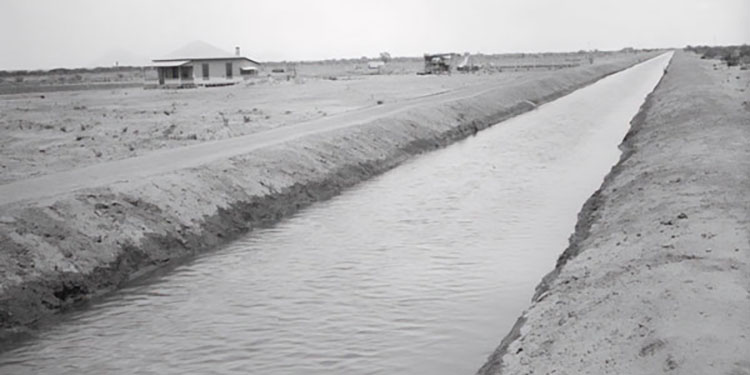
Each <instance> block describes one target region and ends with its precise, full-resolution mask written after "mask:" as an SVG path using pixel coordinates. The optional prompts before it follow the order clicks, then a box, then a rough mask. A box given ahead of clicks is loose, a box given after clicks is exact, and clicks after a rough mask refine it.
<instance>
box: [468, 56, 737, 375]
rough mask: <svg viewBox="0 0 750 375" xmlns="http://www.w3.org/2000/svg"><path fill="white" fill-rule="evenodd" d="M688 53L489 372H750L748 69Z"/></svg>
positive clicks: (639, 120) (651, 103) (638, 123)
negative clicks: (724, 64)
mask: <svg viewBox="0 0 750 375" xmlns="http://www.w3.org/2000/svg"><path fill="white" fill-rule="evenodd" d="M717 64H718V62H716V61H707V60H700V59H699V58H698V57H697V55H693V54H688V53H683V52H677V53H676V54H675V56H674V58H673V60H672V63H671V65H670V67H669V68H668V73H667V74H666V75H665V76H664V78H663V79H662V81H661V83H660V84H659V86H658V87H657V89H656V90H655V91H654V93H652V94H651V96H649V98H648V100H647V102H646V103H645V104H644V106H643V107H642V109H641V112H640V113H639V114H638V115H637V116H636V117H635V118H634V120H633V122H632V129H631V131H630V132H629V134H628V135H627V137H626V138H625V141H624V142H623V144H622V146H621V147H622V149H623V156H622V158H621V161H620V162H619V164H618V165H617V166H615V167H614V168H613V170H612V172H611V173H610V175H609V176H608V177H607V178H606V179H605V182H604V184H603V185H602V187H601V189H600V190H599V191H598V192H597V193H595V194H594V196H592V197H591V198H590V200H589V201H588V202H587V203H586V205H585V206H584V208H583V210H582V211H581V213H580V214H579V223H578V225H577V228H576V232H575V234H574V235H573V236H572V237H571V243H570V246H569V248H568V249H567V250H565V252H564V253H563V254H562V255H561V256H560V258H559V260H558V265H557V267H556V269H555V270H554V271H553V272H551V273H550V274H549V275H547V276H546V277H545V279H544V280H543V281H542V283H541V284H540V285H539V287H538V288H537V293H536V295H535V296H534V298H533V301H532V305H531V307H530V308H529V309H528V310H527V311H526V312H525V313H524V314H523V315H522V316H521V318H519V320H518V322H517V323H516V325H515V327H514V328H513V330H512V332H511V333H510V334H508V336H507V337H506V338H505V339H504V340H503V342H502V343H501V345H500V346H499V347H498V349H497V350H496V351H495V353H493V354H492V355H491V356H490V358H489V360H488V362H487V363H486V364H485V365H484V366H483V367H482V368H481V369H480V370H479V372H478V373H479V374H500V373H502V374H532V373H534V374H550V373H555V374H654V373H667V372H674V373H680V374H747V373H750V361H748V358H750V319H748V313H749V312H750V267H749V265H748V256H750V231H748V228H749V227H748V223H749V221H750V199H749V198H748V196H747V192H748V191H750V175H748V171H750V147H749V145H750V103H749V102H748V92H747V91H748V89H750V87H748V85H750V72H748V71H741V70H739V69H736V68H733V69H729V68H727V67H726V66H723V67H722V66H720V65H717Z"/></svg>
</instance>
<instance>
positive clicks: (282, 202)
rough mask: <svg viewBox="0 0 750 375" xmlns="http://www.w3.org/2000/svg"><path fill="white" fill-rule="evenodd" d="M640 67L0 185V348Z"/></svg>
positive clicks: (616, 66)
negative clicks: (421, 156) (192, 158)
mask: <svg viewBox="0 0 750 375" xmlns="http://www.w3.org/2000/svg"><path fill="white" fill-rule="evenodd" d="M645 57H646V56H644V55H641V56H633V57H632V58H630V59H624V60H619V61H617V62H614V63H610V64H598V65H592V66H587V67H582V68H575V69H569V70H565V71H559V72H557V73H556V74H554V75H545V76H543V77H540V78H539V79H536V80H531V79H527V80H522V81H519V82H515V84H508V85H502V86H497V87H491V88H485V89H484V90H481V91H478V92H474V93H466V92H464V93H462V94H461V95H453V96H449V97H439V96H436V97H435V98H430V99H424V100H421V101H419V102H418V103H416V104H415V103H411V104H410V105H404V106H401V107H396V108H393V107H392V108H386V109H384V110H380V109H378V110H376V111H375V112H374V113H370V112H368V113H367V116H360V117H356V116H353V117H341V118H339V119H341V121H343V119H345V120H346V121H347V122H346V123H343V124H342V123H339V124H335V126H328V125H326V126H321V127H320V128H315V127H313V129H307V130H306V132H304V134H302V135H299V136H297V137H287V136H286V135H285V136H284V137H280V138H279V139H277V140H276V141H274V140H273V139H266V140H264V141H263V142H260V143H259V144H258V145H254V146H253V147H252V148H250V149H246V148H243V147H245V145H243V144H244V143H246V142H248V143H253V142H254V139H257V138H259V137H261V134H259V135H258V136H255V138H253V137H250V138H243V139H240V142H239V143H240V145H237V143H238V142H237V140H236V139H227V140H224V141H218V142H216V143H211V144H209V145H208V146H207V147H209V148H205V149H188V151H189V152H190V153H192V152H193V151H195V152H199V153H200V152H202V153H209V154H210V153H216V152H218V151H217V150H221V151H222V155H224V156H222V157H221V158H206V159H203V158H199V159H197V162H196V163H195V164H189V165H185V164H184V162H183V160H182V158H165V157H164V154H163V153H153V154H148V155H145V156H143V157H141V158H139V159H134V160H135V162H134V163H135V167H138V168H133V165H129V164H128V165H129V166H128V168H130V169H128V171H131V172H128V173H130V174H129V175H128V174H122V171H120V170H117V169H118V167H120V166H122V165H123V164H119V163H123V161H112V162H110V163H109V164H108V163H103V164H100V165H97V166H96V168H93V169H92V168H88V167H87V168H81V169H74V170H70V171H67V172H61V173H58V174H56V175H54V178H52V179H49V180H45V179H44V177H39V178H34V179H27V180H22V181H16V182H13V183H10V184H5V185H0V195H2V196H3V197H2V202H3V203H2V204H1V205H0V247H2V251H1V252H0V280H2V285H0V327H1V328H2V330H3V332H5V333H6V334H7V333H13V332H22V331H23V330H24V328H25V327H32V326H34V325H35V324H37V323H38V322H39V321H40V319H42V318H43V317H45V316H49V315H50V314H52V313H54V312H57V311H60V310H62V309H64V308H66V307H68V306H71V305H74V304H76V303H79V302H82V301H86V300H88V299H90V298H91V297H92V296H95V295H98V294H101V293H103V292H105V291H107V290H111V289H113V288H116V287H117V286H119V285H121V284H122V283H123V282H126V281H128V280H130V279H132V278H133V277H137V276H139V275H143V274H144V273H147V272H149V271H150V270H153V269H155V268H158V267H161V266H164V265H165V264H170V263H175V262H177V261H179V260H180V259H184V258H185V257H186V256H189V255H191V254H194V253H196V252H200V251H204V250H207V249H211V248H213V247H215V246H217V245H219V244H221V243H224V242H227V241H229V240H231V239H232V238H235V237H236V236H238V235H239V234H242V233H245V232H247V231H249V230H251V229H253V228H255V227H258V226H263V225H268V224H270V223H274V222H276V221H278V220H279V219H280V218H282V217H285V216H288V215H289V214H291V213H293V212H295V211H297V210H298V209H300V208H301V207H304V206H307V205H308V204H310V203H312V202H315V201H319V200H323V199H327V198H329V197H331V196H332V195H334V194H336V193H337V192H339V191H340V190H341V189H344V188H346V187H349V186H352V185H353V184H355V183H358V182H360V181H362V180H364V179H366V178H368V177H371V176H373V175H375V174H377V173H381V172H382V171H385V170H387V169H389V168H392V167H393V166H395V165H397V164H399V163H400V162H401V161H403V160H405V159H406V158H408V157H410V156H411V155H414V154H417V153H420V152H424V151H426V150H431V149H434V148H437V147H442V146H444V145H447V144H449V143H451V142H453V141H455V140H458V139H461V138H464V137H467V136H469V135H471V134H474V133H475V132H476V131H478V130H480V129H482V128H485V127H487V126H490V125H492V124H495V123H497V122H499V121H502V120H503V119H506V118H508V117H511V116H514V115H517V114H519V113H522V112H525V111H528V110H531V109H533V108H534V105H533V104H532V103H537V104H538V103H542V102H546V101H549V100H553V99H555V98H557V97H559V96H562V95H564V94H567V93H569V92H571V91H573V90H575V89H577V88H579V87H581V86H583V85H586V84H589V83H591V82H594V81H596V80H598V79H600V78H602V77H603V76H606V75H608V74H611V73H614V72H616V71H618V70H621V69H624V68H626V67H628V66H630V65H632V64H633V63H635V62H636V61H638V60H642V59H644V58H645ZM355 115H356V114H355ZM347 124H348V125H347ZM329 125H330V124H329ZM315 126H318V125H315ZM316 129H317V131H315V130H316ZM224 148H229V149H230V150H229V151H228V152H224V151H225V150H223V149H224ZM196 150H198V151H196ZM170 155H171V154H170ZM207 156H211V155H207ZM129 163H130V162H129ZM131 164H132V163H131ZM113 175H114V176H116V178H115V179H111V177H112V176H113ZM62 181H68V182H70V181H73V183H71V185H65V184H64V183H62ZM56 182H57V183H56ZM66 183H67V182H66ZM19 184H21V185H19ZM18 186H23V189H21V190H19V189H17V188H18ZM19 191H20V192H23V194H21V193H20V192H19Z"/></svg>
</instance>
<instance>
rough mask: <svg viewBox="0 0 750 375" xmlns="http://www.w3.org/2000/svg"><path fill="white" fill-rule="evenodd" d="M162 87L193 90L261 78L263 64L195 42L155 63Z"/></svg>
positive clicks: (236, 50)
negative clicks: (259, 68) (191, 88)
mask: <svg viewBox="0 0 750 375" xmlns="http://www.w3.org/2000/svg"><path fill="white" fill-rule="evenodd" d="M152 61H153V63H152V66H153V67H155V68H156V70H157V74H158V79H159V87H165V88H190V87H197V86H227V85H233V84H236V83H238V82H241V81H242V80H243V79H248V78H250V77H253V76H257V75H258V67H259V66H260V63H259V62H257V61H254V60H251V59H249V58H247V57H243V56H242V55H241V54H240V47H235V53H234V55H232V54H231V53H228V52H225V51H222V50H221V49H219V48H216V47H214V46H212V45H210V44H208V43H204V42H193V43H190V44H188V45H186V46H184V47H182V48H180V49H179V50H177V51H174V52H172V53H170V54H169V55H168V56H166V57H163V58H159V59H154V60H152Z"/></svg>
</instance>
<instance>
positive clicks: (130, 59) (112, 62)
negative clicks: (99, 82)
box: [87, 49, 151, 68]
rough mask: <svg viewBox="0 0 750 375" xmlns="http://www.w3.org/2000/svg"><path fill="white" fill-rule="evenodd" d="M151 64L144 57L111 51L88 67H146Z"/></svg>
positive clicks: (123, 51)
mask: <svg viewBox="0 0 750 375" xmlns="http://www.w3.org/2000/svg"><path fill="white" fill-rule="evenodd" d="M149 64H151V60H150V59H149V58H147V57H145V56H141V55H138V54H135V53H133V52H130V51H127V50H123V49H120V50H111V51H109V52H107V53H105V54H104V55H102V56H101V57H99V58H97V59H96V60H94V61H92V62H91V63H89V64H87V66H88V67H92V68H96V67H112V66H116V65H119V66H146V65H149Z"/></svg>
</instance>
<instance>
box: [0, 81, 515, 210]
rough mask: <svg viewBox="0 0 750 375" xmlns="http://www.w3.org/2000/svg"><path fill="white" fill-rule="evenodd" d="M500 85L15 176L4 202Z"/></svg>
mask: <svg viewBox="0 0 750 375" xmlns="http://www.w3.org/2000/svg"><path fill="white" fill-rule="evenodd" d="M497 89H498V87H497V86H496V84H495V83H490V84H488V83H481V84H475V85H471V86H468V87H464V88H460V89H454V90H445V91H443V92H440V93H437V94H432V95H426V96H421V97H417V98H413V99H410V100H404V101H402V102H399V103H393V104H383V105H376V106H372V107H368V108H364V109H358V110H352V111H349V112H346V113H343V114H339V115H335V116H330V117H324V118H320V119H317V120H312V121H307V122H302V123H299V124H294V125H289V126H284V127H280V128H276V129H272V130H268V131H264V132H260V133H257V134H249V135H245V136H240V137H234V138H228V139H224V140H219V141H210V142H204V143H200V144H196V145H190V146H183V147H178V148H173V149H166V150H159V151H154V152H151V153H149V154H146V155H143V156H140V157H134V158H129V159H123V160H116V161H110V162H104V163H100V164H95V165H92V166H88V167H84V168H79V169H74V170H70V171H65V172H59V173H52V174H48V175H44V176H40V177H35V178H30V179H26V180H21V181H14V182H11V183H8V184H4V185H0V205H3V204H8V203H12V202H17V201H21V200H29V199H34V200H39V199H43V198H47V197H51V196H54V195H57V194H60V193H65V192H69V191H72V190H76V189H81V188H92V187H98V186H102V185H107V184H110V183H114V182H127V181H130V180H134V179H139V178H144V177H148V176H153V175H157V174H163V173H168V172H172V171H175V170H179V169H184V168H191V167H197V166H200V165H203V164H207V163H210V162H212V161H215V160H220V159H226V158H231V157H233V156H236V155H241V154H246V153H248V152H250V151H253V150H256V149H258V148H262V147H268V146H271V145H276V144H280V143H283V142H288V141H291V140H293V139H297V138H301V137H305V136H309V135H312V134H316V133H322V132H328V131H332V130H336V129H341V128H346V127H352V126H357V125H361V124H364V123H368V122H372V121H375V120H378V119H381V118H385V117H389V116H393V115H395V114H397V113H402V112H405V111H408V110H410V109H413V108H417V107H419V106H423V105H436V104H442V103H447V102H450V101H457V100H464V99H471V98H472V97H476V96H480V95H484V94H486V93H487V92H489V91H492V90H497ZM505 89H508V88H507V87H506V88H505Z"/></svg>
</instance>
